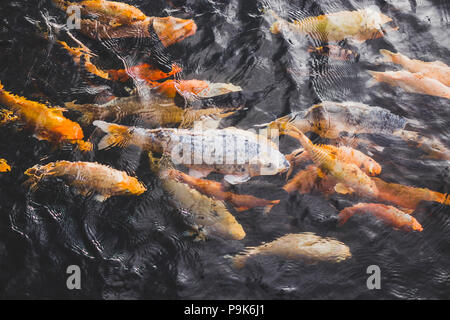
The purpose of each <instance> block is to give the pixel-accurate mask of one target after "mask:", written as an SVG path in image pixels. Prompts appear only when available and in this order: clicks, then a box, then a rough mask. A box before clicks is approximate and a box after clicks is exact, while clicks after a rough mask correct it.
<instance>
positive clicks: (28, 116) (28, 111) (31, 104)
mask: <svg viewBox="0 0 450 320" xmlns="http://www.w3.org/2000/svg"><path fill="white" fill-rule="evenodd" d="M0 103H2V104H4V105H6V106H7V107H9V108H10V109H11V111H12V112H14V114H15V115H16V116H17V118H18V119H19V120H20V121H21V122H24V123H25V124H26V125H27V126H29V127H31V128H33V129H34V132H35V137H36V138H37V139H39V140H47V141H50V142H53V143H56V144H59V143H62V142H69V143H72V144H77V145H78V147H79V148H80V150H83V151H88V150H92V144H91V143H90V142H86V141H83V138H84V134H83V130H82V129H81V127H80V125H79V124H78V123H76V122H73V121H71V120H69V119H67V118H66V117H64V116H63V111H65V109H63V108H49V107H47V106H46V105H45V104H42V103H38V102H35V101H30V100H27V99H26V98H24V97H19V96H16V95H14V94H11V93H9V92H7V91H6V90H4V88H3V85H2V84H1V83H0Z"/></svg>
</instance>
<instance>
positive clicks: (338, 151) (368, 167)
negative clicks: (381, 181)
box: [291, 145, 381, 176]
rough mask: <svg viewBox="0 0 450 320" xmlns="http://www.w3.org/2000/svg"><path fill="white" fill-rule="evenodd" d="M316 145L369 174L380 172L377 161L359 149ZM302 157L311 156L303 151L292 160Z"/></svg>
mask: <svg viewBox="0 0 450 320" xmlns="http://www.w3.org/2000/svg"><path fill="white" fill-rule="evenodd" d="M316 147H317V148H320V149H322V150H325V151H326V152H327V153H328V154H330V155H331V156H333V157H334V158H336V160H337V161H343V162H347V163H353V164H355V165H357V166H358V167H359V168H361V169H362V171H363V172H365V173H366V174H368V175H370V176H376V175H379V174H380V173H381V166H380V165H379V164H378V162H376V161H375V160H373V159H372V158H371V157H369V156H367V155H365V154H364V153H362V152H361V151H359V150H356V149H353V148H351V147H346V146H341V147H335V146H332V145H316ZM304 158H311V157H310V155H309V153H307V152H306V153H305V152H303V153H301V154H300V155H299V156H296V157H294V159H293V161H294V162H295V163H298V162H299V161H297V160H298V159H300V160H302V159H304ZM291 164H292V162H291ZM291 167H292V166H291Z"/></svg>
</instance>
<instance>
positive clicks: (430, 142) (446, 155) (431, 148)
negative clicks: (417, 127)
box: [394, 130, 450, 160]
mask: <svg viewBox="0 0 450 320" xmlns="http://www.w3.org/2000/svg"><path fill="white" fill-rule="evenodd" d="M394 135H395V136H398V137H400V138H401V139H402V140H404V141H406V142H407V143H408V144H410V145H413V146H414V147H416V148H420V149H421V150H422V151H424V152H425V153H426V154H427V155H426V156H425V158H430V159H436V160H450V151H449V149H448V147H447V146H446V145H444V144H443V143H442V142H441V141H439V140H438V139H436V138H434V137H432V138H428V137H425V136H423V135H421V134H419V133H418V132H415V131H408V130H398V131H396V132H394Z"/></svg>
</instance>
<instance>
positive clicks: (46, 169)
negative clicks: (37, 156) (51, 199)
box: [25, 161, 147, 201]
mask: <svg viewBox="0 0 450 320" xmlns="http://www.w3.org/2000/svg"><path fill="white" fill-rule="evenodd" d="M25 174H26V175H27V176H30V179H29V180H28V181H27V183H28V184H29V185H30V186H31V189H32V190H33V189H35V188H36V187H37V186H38V184H39V182H40V181H42V179H45V178H49V177H55V178H61V179H63V180H64V181H65V182H66V183H68V184H69V185H70V186H72V187H74V188H75V189H76V191H77V192H78V193H80V194H81V195H87V194H89V193H91V192H92V193H94V194H96V196H95V199H96V200H98V201H105V200H106V199H108V198H109V197H112V196H121V195H141V194H143V193H144V192H145V191H146V190H147V188H146V187H145V186H144V185H143V184H142V183H141V182H139V180H138V179H136V178H134V177H130V176H129V175H128V174H127V173H126V172H124V171H119V170H116V169H113V168H111V167H108V166H105V165H102V164H99V163H94V162H69V161H58V162H52V163H49V164H47V165H44V166H40V165H36V166H34V167H32V168H30V169H28V170H27V171H25Z"/></svg>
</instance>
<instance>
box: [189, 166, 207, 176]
mask: <svg viewBox="0 0 450 320" xmlns="http://www.w3.org/2000/svg"><path fill="white" fill-rule="evenodd" d="M211 172H212V170H210V169H192V168H191V169H189V175H190V176H192V177H194V178H204V177H206V176H208V175H209V174H210V173H211Z"/></svg>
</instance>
